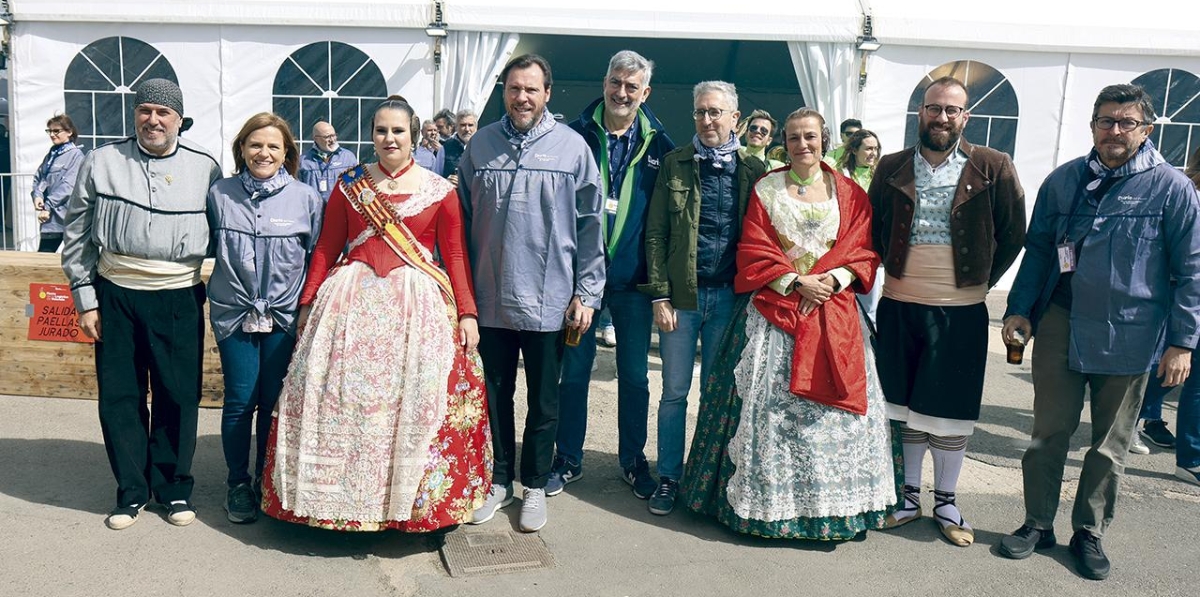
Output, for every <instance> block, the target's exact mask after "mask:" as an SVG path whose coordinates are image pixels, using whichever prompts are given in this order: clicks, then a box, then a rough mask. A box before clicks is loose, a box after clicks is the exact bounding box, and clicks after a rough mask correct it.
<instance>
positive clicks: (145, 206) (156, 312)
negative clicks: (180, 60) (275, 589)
mask: <svg viewBox="0 0 1200 597" xmlns="http://www.w3.org/2000/svg"><path fill="white" fill-rule="evenodd" d="M134 105H135V107H134V109H133V121H134V126H135V130H136V133H137V134H136V135H134V136H131V137H129V138H126V139H122V140H120V141H114V142H112V143H108V144H106V145H102V146H100V147H98V148H96V150H95V151H93V152H91V153H89V154H88V155H87V157H86V158H84V160H83V165H82V166H80V168H79V176H78V180H77V182H76V184H75V190H74V191H73V192H72V194H71V198H70V201H69V203H68V205H67V217H66V222H67V226H66V230H65V233H64V235H63V240H64V243H63V253H62V264H63V271H64V272H65V273H66V275H67V279H68V280H69V281H70V283H71V293H72V295H74V298H75V307H76V308H77V309H78V310H79V327H80V328H82V330H83V333H84V334H86V335H87V336H88V337H89V338H92V339H94V340H95V341H96V382H97V385H98V387H99V410H100V429H101V431H102V432H103V434H104V447H105V449H106V450H107V451H108V461H109V464H110V465H111V466H112V471H113V475H114V476H115V477H116V480H117V496H116V498H117V503H116V508H115V509H114V510H112V512H110V513H109V514H108V517H107V518H105V521H104V522H105V524H106V525H108V528H110V529H113V530H121V529H124V528H127V527H129V526H130V525H132V524H133V523H134V522H137V518H138V514H139V513H140V512H141V510H142V508H143V507H145V505H146V503H147V502H149V501H150V499H151V498H153V499H155V500H156V501H157V502H158V503H159V504H161V505H163V506H165V507H166V508H167V522H169V523H171V524H173V525H176V526H184V525H188V524H191V522H192V521H193V520H195V518H196V511H195V509H194V508H193V507H192V503H191V497H192V485H193V479H192V470H191V469H192V456H193V454H194V453H195V451H196V423H197V418H198V409H199V406H200V378H201V364H202V358H203V344H204V319H203V315H204V313H203V308H204V300H205V294H204V284H202V283H201V282H200V265H201V263H202V262H203V261H204V257H205V255H207V254H208V245H209V227H208V218H207V216H206V213H205V210H206V205H207V195H208V187H209V186H210V185H212V183H213V182H214V181H216V180H217V179H218V178H220V177H221V167H220V166H219V165H217V161H216V160H215V159H213V157H212V156H211V155H210V154H209V153H208V152H206V151H204V150H203V149H201V148H199V147H197V146H196V145H194V144H192V143H190V142H188V141H185V140H184V139H182V138H179V132H180V131H181V130H185V129H186V128H187V126H188V125H189V124H191V119H190V118H183V94H182V93H181V92H180V91H179V87H178V86H177V85H176V84H175V83H173V82H171V81H168V80H166V79H149V80H147V81H144V82H142V83H141V84H140V85H138V87H137V91H136V95H135V100H134ZM102 324H103V330H102V328H101V325H102ZM102 331H103V333H102ZM151 390H153V393H154V403H153V405H152V407H150V408H147V404H146V395H147V393H148V392H149V391H151Z"/></svg>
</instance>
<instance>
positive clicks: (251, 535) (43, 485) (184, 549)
mask: <svg viewBox="0 0 1200 597" xmlns="http://www.w3.org/2000/svg"><path fill="white" fill-rule="evenodd" d="M1001 301H1002V297H1001V298H999V299H992V300H990V301H989V303H991V305H990V306H991V307H992V315H993V323H994V324H995V325H998V323H999V316H1000V314H1001V313H1002V304H1001ZM993 336H996V334H993ZM598 359H599V362H600V365H599V369H598V370H597V371H596V373H595V374H594V376H593V382H592V387H591V411H590V413H589V424H590V427H589V435H588V442H587V446H586V447H587V454H586V456H585V459H584V467H585V469H584V470H585V472H584V476H583V478H582V479H580V480H579V481H577V482H575V483H573V484H571V485H570V486H568V488H567V491H566V492H565V493H563V494H561V495H559V496H556V497H553V498H550V500H549V508H550V510H549V515H550V522H549V524H548V525H547V526H546V527H545V528H544V529H542V531H541V532H540V533H538V536H539V538H540V540H541V541H542V542H543V543H544V545H545V547H546V548H547V549H548V550H549V551H550V553H551V554H552V555H553V560H554V566H553V567H551V568H547V569H539V570H532V571H525V572H513V573H507V574H495V575H488V576H475V577H465V578H452V577H450V576H449V574H448V573H447V571H446V567H445V566H444V564H443V562H442V560H441V556H440V554H439V550H438V548H439V546H440V544H441V539H440V538H438V537H435V536H422V535H403V534H399V533H394V532H388V533H370V534H368V533H364V534H351V533H337V532H331V531H323V530H319V529H311V528H306V527H300V526H297V525H292V524H287V523H282V522H278V521H275V520H272V519H269V518H261V519H260V520H259V521H258V522H257V523H254V524H250V525H234V524H232V523H230V522H228V521H227V520H226V519H225V513H224V511H223V510H222V503H223V501H224V497H225V495H224V494H225V487H224V482H223V480H224V478H225V467H224V462H223V458H222V456H221V446H220V412H219V411H216V410H205V411H203V412H202V413H201V416H200V431H199V442H198V447H197V454H196V459H195V464H194V474H195V476H196V479H197V485H196V490H195V494H194V502H195V504H196V506H197V509H198V519H197V521H196V522H195V523H194V524H192V525H191V526H189V527H185V528H177V527H173V526H171V525H169V524H167V522H166V520H165V512H163V511H161V510H154V509H149V510H147V511H146V512H145V513H143V515H142V516H141V517H140V520H139V521H138V523H137V524H135V525H134V526H133V527H131V528H129V529H126V530H124V531H119V532H115V531H110V530H108V529H107V528H106V527H105V526H104V524H103V519H104V515H105V513H106V512H107V511H108V510H109V509H110V508H111V506H112V500H113V498H114V495H113V494H114V491H115V488H114V483H113V480H112V477H111V474H110V472H109V468H108V463H107V460H106V458H105V454H104V446H103V442H102V440H101V436H100V428H99V425H98V423H97V418H96V404H95V402H91V401H77V400H59V399H48V398H33V397H21V396H0V517H2V519H3V520H5V521H6V524H5V525H4V529H3V531H2V532H0V595H4V596H7V595H12V596H26V595H33V596H42V595H45V596H55V597H59V596H62V597H69V596H106V595H114V596H116V595H138V596H152V595H164V596H171V597H190V596H210V595H211V596H222V597H225V596H241V595H246V596H251V595H253V596H258V595H276V596H279V597H289V596H327V595H328V596H339V597H341V596H358V595H363V596H374V595H388V596H392V595H421V596H425V595H429V596H439V595H493V594H494V595H535V594H553V595H616V596H622V595H654V596H670V595H688V596H695V595H829V594H834V593H836V594H839V595H881V596H882V595H905V596H911V595H918V594H920V595H956V596H957V595H1021V596H1024V595H1087V596H1104V595H1120V596H1128V595H1164V596H1171V595H1178V596H1183V595H1194V594H1195V589H1194V588H1192V589H1188V587H1189V586H1193V585H1194V584H1195V583H1194V582H1193V581H1190V580H1188V579H1189V578H1190V577H1189V576H1188V574H1189V573H1190V572H1189V570H1190V571H1195V569H1196V567H1197V565H1198V564H1200V549H1198V548H1197V545H1200V487H1197V486H1193V485H1187V484H1184V483H1182V482H1180V481H1178V480H1176V479H1175V478H1174V477H1173V471H1174V453H1173V452H1170V451H1164V450H1160V449H1158V448H1155V447H1153V446H1152V447H1151V449H1152V450H1153V451H1152V452H1151V454H1149V455H1146V456H1140V455H1131V457H1130V461H1129V467H1128V469H1127V470H1126V475H1125V477H1124V480H1123V485H1122V492H1121V501H1120V503H1119V505H1118V509H1117V517H1116V521H1115V523H1114V524H1113V526H1112V527H1111V528H1110V529H1109V532H1108V534H1107V535H1106V536H1105V538H1104V547H1105V550H1106V551H1107V553H1108V554H1109V557H1110V558H1111V559H1112V561H1113V572H1112V575H1111V576H1110V577H1109V579H1108V580H1106V581H1102V582H1097V581H1089V580H1085V579H1083V578H1082V577H1080V576H1079V575H1078V574H1076V573H1075V571H1074V568H1073V563H1072V560H1071V558H1070V556H1069V554H1068V553H1067V548H1066V546H1065V544H1066V541H1067V540H1068V539H1069V537H1070V534H1071V529H1070V505H1071V501H1072V500H1073V499H1074V483H1073V481H1074V480H1075V479H1077V478H1078V475H1079V468H1078V467H1079V466H1080V464H1081V463H1082V455H1083V449H1082V441H1083V438H1084V437H1086V436H1087V435H1088V433H1089V423H1088V420H1089V417H1088V413H1087V412H1086V409H1085V412H1084V415H1083V419H1084V420H1083V423H1082V424H1081V425H1080V429H1079V431H1078V432H1077V433H1076V436H1075V441H1074V443H1073V444H1072V451H1071V453H1070V455H1069V457H1068V461H1067V474H1066V477H1067V479H1068V482H1067V483H1066V484H1065V485H1064V488H1063V494H1064V495H1063V502H1062V505H1061V507H1060V516H1059V519H1058V521H1057V523H1056V531H1057V534H1058V538H1059V542H1060V545H1059V546H1058V547H1056V548H1054V549H1052V550H1050V551H1048V552H1044V553H1038V554H1035V555H1034V556H1032V557H1030V558H1029V559H1027V560H1023V561H1011V560H1007V559H1005V558H1002V557H1000V556H999V555H998V554H997V552H996V546H997V545H998V543H999V541H1000V538H1001V537H1002V536H1004V534H1006V533H1009V532H1011V531H1013V530H1014V529H1016V528H1017V527H1018V526H1020V524H1021V522H1022V520H1023V506H1022V501H1021V474H1020V457H1021V454H1022V451H1023V450H1024V447H1025V445H1026V444H1027V443H1028V433H1029V429H1030V425H1031V422H1032V411H1031V403H1032V384H1031V381H1030V376H1029V365H1028V360H1027V361H1026V364H1025V365H1020V366H1013V365H1008V364H1006V363H1005V362H1004V356H1003V352H1002V347H1001V346H1000V344H999V342H998V339H997V340H996V341H995V342H994V343H993V345H992V346H991V347H990V350H989V362H988V374H987V382H986V389H985V398H984V402H985V404H984V407H983V413H982V417H981V422H980V424H979V426H978V428H977V430H976V432H975V434H974V436H972V438H971V440H970V444H969V445H968V448H967V450H968V459H967V462H966V464H965V466H964V470H963V475H962V479H961V482H960V484H959V492H958V495H959V500H958V502H959V506H960V507H961V508H962V510H963V513H964V515H965V516H966V518H967V519H968V520H969V521H970V522H971V524H972V526H974V527H975V529H976V543H975V545H973V546H971V547H968V548H965V549H964V548H958V547H954V546H951V545H950V544H948V543H947V542H946V541H944V540H943V539H942V538H941V535H940V533H938V531H937V529H936V526H935V524H936V523H934V522H933V521H932V520H931V519H930V518H928V514H929V510H930V508H931V507H932V503H930V502H931V500H930V499H929V496H928V494H926V502H925V512H926V515H927V517H926V519H925V520H921V521H917V522H915V523H913V524H910V525H907V526H905V527H903V528H901V529H898V530H895V531H889V532H874V531H873V532H870V533H868V534H867V537H866V538H865V540H863V541H855V542H848V543H840V544H834V543H824V542H808V541H783V540H767V539H759V538H754V537H747V536H742V535H738V534H736V533H734V532H732V531H729V530H728V529H726V528H725V527H724V526H722V525H721V524H720V523H718V522H716V521H715V520H711V519H708V518H706V517H702V516H698V515H693V514H691V513H689V512H686V511H681V510H680V511H676V512H675V513H673V514H672V515H670V516H667V517H659V516H654V515H652V514H650V513H649V512H648V511H647V509H646V503H645V502H644V501H641V500H638V499H636V498H635V497H634V496H633V495H632V493H631V492H630V489H629V487H628V486H627V485H626V484H625V483H624V482H623V481H621V480H620V479H619V469H618V467H617V463H616V440H617V437H616V381H615V378H614V373H615V372H614V361H613V354H612V350H611V349H604V348H601V349H600V355H599V357H598ZM659 370H660V365H659V362H658V360H657V357H656V355H655V354H651V397H652V404H654V403H655V402H656V400H657V396H658V394H659V392H660V389H661V382H660V375H659ZM697 386H698V384H696V385H694V386H693V392H692V399H691V400H690V401H689V413H690V416H689V429H690V428H691V427H692V426H694V422H695V412H696V397H697V395H698V389H697ZM523 391H524V388H523V385H522V386H521V387H519V388H518V396H520V395H522V392H523ZM518 402H519V400H518ZM654 410H655V409H654V408H651V420H650V423H649V425H650V430H651V433H650V436H651V438H650V445H649V446H647V453H648V454H649V455H650V457H651V461H652V466H653V460H654V455H655V446H654V432H653V430H654V429H655V424H656V422H655V418H654V417H655V415H654ZM1174 415H1175V403H1174V399H1173V397H1172V398H1168V403H1167V405H1166V408H1165V418H1166V420H1167V421H1168V423H1169V424H1170V425H1171V427H1172V428H1174ZM928 467H929V464H928V462H926V468H927V473H926V474H925V479H926V484H928V483H929V481H930V480H931V477H932V475H931V474H930V473H929V472H928ZM518 510H519V502H516V503H514V504H513V505H512V506H510V507H508V508H506V509H505V510H502V511H501V513H500V514H498V515H497V516H496V518H495V519H493V520H492V521H491V522H489V523H487V524H485V525H480V526H477V527H471V526H464V527H461V528H459V529H458V530H456V531H454V532H456V533H478V532H495V531H505V530H512V529H515V528H516V517H517V513H518Z"/></svg>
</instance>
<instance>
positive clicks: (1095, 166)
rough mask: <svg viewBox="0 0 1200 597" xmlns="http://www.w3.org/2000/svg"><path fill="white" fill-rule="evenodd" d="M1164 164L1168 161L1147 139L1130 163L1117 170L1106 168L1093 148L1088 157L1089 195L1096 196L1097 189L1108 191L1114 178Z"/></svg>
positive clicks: (1130, 159)
mask: <svg viewBox="0 0 1200 597" xmlns="http://www.w3.org/2000/svg"><path fill="white" fill-rule="evenodd" d="M1164 162H1166V160H1165V159H1163V157H1162V154H1161V153H1159V152H1158V150H1157V149H1155V147H1154V142H1153V141H1151V140H1150V139H1146V141H1145V142H1144V143H1142V146H1141V147H1139V148H1138V151H1137V153H1135V154H1133V157H1132V158H1129V161H1127V162H1125V163H1124V164H1121V165H1120V166H1118V167H1117V168H1115V169H1113V168H1109V167H1108V166H1105V165H1104V162H1101V161H1100V153H1099V152H1098V151H1097V150H1096V149H1095V148H1093V149H1092V151H1091V152H1089V153H1088V156H1087V165H1088V171H1089V172H1090V173H1091V178H1090V179H1088V180H1087V181H1086V183H1085V184H1086V186H1085V188H1086V189H1087V192H1088V194H1091V195H1095V193H1096V191H1097V189H1107V188H1108V183H1109V182H1111V181H1112V179H1114V178H1120V177H1122V176H1129V175H1130V174H1137V173H1138V172H1144V171H1146V170H1149V169H1151V168H1153V167H1155V166H1157V165H1159V164H1162V163H1164Z"/></svg>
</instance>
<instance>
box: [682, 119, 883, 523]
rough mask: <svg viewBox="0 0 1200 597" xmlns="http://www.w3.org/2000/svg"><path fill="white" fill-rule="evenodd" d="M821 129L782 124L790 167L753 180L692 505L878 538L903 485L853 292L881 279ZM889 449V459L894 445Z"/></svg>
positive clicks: (690, 472) (867, 212)
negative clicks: (824, 155)
mask: <svg viewBox="0 0 1200 597" xmlns="http://www.w3.org/2000/svg"><path fill="white" fill-rule="evenodd" d="M823 128H824V119H823V118H822V117H821V115H820V114H819V113H818V112H817V111H815V110H812V109H809V108H802V109H800V110H797V111H795V112H793V113H792V114H790V115H789V116H788V117H787V120H786V121H785V122H784V130H785V137H784V142H785V144H786V146H787V148H788V153H789V154H790V155H791V157H792V160H791V165H790V167H789V168H788V169H787V170H776V171H773V172H770V173H768V174H767V175H766V176H764V177H762V178H761V179H759V181H758V182H757V183H756V184H755V185H754V191H753V193H752V194H751V196H750V205H749V207H748V209H747V211H746V219H745V221H744V223H743V227H742V234H741V239H740V241H739V242H738V248H737V266H738V269H737V277H736V278H734V291H736V292H738V293H752V294H751V295H749V296H747V295H745V294H743V295H742V296H741V298H739V300H738V301H737V307H736V308H735V309H734V311H735V315H734V319H733V322H732V323H731V324H730V331H729V332H727V333H726V334H725V336H724V339H723V340H722V341H721V347H720V349H719V350H718V351H717V352H718V354H719V355H721V356H719V357H718V358H717V362H716V364H715V365H714V369H713V373H712V375H711V377H710V378H709V379H708V383H707V384H705V386H704V389H703V390H702V392H701V395H700V412H699V416H698V418H697V423H696V432H695V434H693V436H692V449H691V451H690V452H689V456H688V466H687V474H686V475H685V477H684V482H683V498H684V503H685V504H687V506H688V507H689V508H690V509H692V510H694V511H696V512H699V513H702V514H708V515H710V516H715V517H717V519H718V520H720V521H721V522H723V523H725V524H726V525H728V526H729V527H730V528H732V529H734V530H736V531H740V532H743V533H750V534H754V535H759V536H762V537H775V538H791V539H817V540H849V539H854V538H855V537H857V536H860V534H861V533H864V532H865V531H867V530H869V529H878V528H881V527H882V526H883V524H884V521H885V520H886V518H887V515H888V513H889V512H890V511H891V510H892V508H893V506H894V505H895V503H896V500H897V498H898V497H899V494H900V485H901V483H902V479H903V475H902V473H901V470H900V467H899V465H898V464H897V462H896V460H897V459H896V458H895V456H894V452H898V448H899V446H898V445H896V444H894V442H893V441H892V434H891V432H890V429H889V423H888V417H887V410H886V408H885V402H884V399H883V391H882V390H881V389H880V387H879V379H878V376H877V375H876V374H875V358H874V351H873V350H872V349H871V344H870V342H869V341H868V338H869V332H868V329H867V326H866V322H865V320H864V319H863V318H862V316H861V315H859V312H858V307H857V305H855V303H854V295H853V294H851V293H850V292H848V290H849V289H850V288H856V289H857V290H859V291H865V290H867V289H869V288H870V286H871V284H872V283H873V282H874V278H875V271H876V266H877V265H878V263H879V256H878V255H877V254H876V253H875V251H874V250H873V249H872V247H871V207H870V203H869V202H868V200H867V194H866V191H864V190H863V189H862V188H861V187H859V186H858V185H856V184H854V183H853V182H851V181H850V180H849V179H848V178H846V177H845V176H842V175H841V174H839V173H838V172H837V171H836V170H834V169H833V168H832V167H830V166H829V165H828V164H824V163H822V162H821V148H822V146H823V145H824V143H825V142H826V141H827V140H828V136H826V135H824V134H823ZM894 445H895V448H893V446H894Z"/></svg>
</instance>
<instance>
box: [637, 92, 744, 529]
mask: <svg viewBox="0 0 1200 597" xmlns="http://www.w3.org/2000/svg"><path fill="white" fill-rule="evenodd" d="M692 107H693V110H692V118H693V120H695V121H696V134H695V136H694V137H693V138H692V142H691V143H689V144H687V145H685V146H683V147H679V148H677V149H675V150H674V151H672V152H671V153H668V154H667V155H666V156H665V157H664V158H663V160H662V169H661V170H660V171H659V174H658V180H657V181H656V182H655V185H654V194H653V195H652V196H651V198H650V208H649V211H648V213H647V216H646V272H647V275H646V278H647V282H646V283H645V284H643V285H641V286H639V289H640V290H641V291H642V292H645V293H646V294H648V295H650V298H651V300H652V301H653V310H654V324H655V325H657V326H658V330H659V341H658V346H659V354H660V355H661V356H662V380H663V390H662V398H661V400H660V401H659V403H658V475H659V482H658V488H657V489H655V490H654V494H653V495H652V496H650V499H649V501H648V503H647V507H648V508H649V510H650V513H651V514H656V515H659V516H666V515H668V514H670V513H671V512H672V511H673V510H674V509H675V499H676V497H677V496H678V493H679V480H680V479H681V478H682V477H683V452H684V449H685V448H686V447H687V446H686V444H685V436H686V432H687V399H688V393H689V392H690V391H691V389H692V377H693V375H694V374H693V372H692V370H693V365H694V364H695V362H696V342H697V341H699V342H700V381H701V383H702V384H705V383H707V381H708V375H709V373H710V372H712V365H713V362H714V361H715V360H716V357H717V355H718V354H719V353H718V350H717V349H718V347H719V344H720V341H721V337H722V336H723V335H724V334H725V328H726V327H728V325H729V321H730V320H731V319H733V314H734V313H733V309H734V307H733V305H734V294H733V281H734V275H735V274H736V273H737V264H736V263H735V256H736V253H737V240H738V237H739V236H740V235H741V230H742V219H743V218H744V217H745V216H746V205H747V202H748V201H749V198H750V189H751V188H752V187H753V186H754V182H755V181H756V180H758V178H759V177H760V176H762V174H763V171H764V170H765V169H766V165H765V164H763V163H762V161H761V160H759V159H757V158H744V157H742V156H741V155H739V154H738V151H737V150H738V147H739V144H738V140H737V136H736V135H735V134H734V128H736V127H737V123H738V118H739V116H740V115H741V113H740V112H738V96H737V88H736V87H734V86H733V84H732V83H727V82H724V81H704V82H701V83H698V84H697V85H696V86H695V87H694V88H693V89H692Z"/></svg>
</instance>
